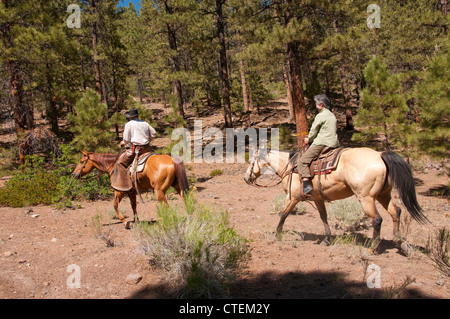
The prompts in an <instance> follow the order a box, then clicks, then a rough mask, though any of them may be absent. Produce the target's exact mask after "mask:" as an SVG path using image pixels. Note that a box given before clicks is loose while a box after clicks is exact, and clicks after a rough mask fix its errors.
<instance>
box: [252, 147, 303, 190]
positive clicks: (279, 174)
mask: <svg viewBox="0 0 450 319" xmlns="http://www.w3.org/2000/svg"><path fill="white" fill-rule="evenodd" d="M269 152H270V151H269ZM258 156H259V150H258V151H257V152H256V153H255V156H254V159H255V160H254V161H253V163H252V165H251V169H250V171H251V172H252V173H253V167H254V166H255V162H256V160H257V159H258ZM293 158H294V157H292V158H290V159H289V161H288V162H287V163H286V165H285V166H284V168H283V169H282V170H281V172H280V173H278V172H276V174H277V176H279V177H280V178H281V179H280V180H279V181H278V182H276V183H275V184H273V185H259V184H257V183H256V181H255V182H254V183H253V184H251V185H252V186H254V187H259V188H269V187H275V186H277V185H279V184H281V182H282V181H283V179H284V178H285V177H286V176H288V175H289V174H292V171H293V168H291V169H290V170H288V167H289V164H291V162H292V160H293Z"/></svg>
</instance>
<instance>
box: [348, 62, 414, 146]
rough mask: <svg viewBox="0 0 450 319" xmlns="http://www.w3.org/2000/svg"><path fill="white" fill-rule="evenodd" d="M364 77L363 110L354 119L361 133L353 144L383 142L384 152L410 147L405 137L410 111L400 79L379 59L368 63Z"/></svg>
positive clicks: (361, 108) (357, 134)
mask: <svg viewBox="0 0 450 319" xmlns="http://www.w3.org/2000/svg"><path fill="white" fill-rule="evenodd" d="M364 77H365V78H366V81H367V87H366V88H365V89H364V90H363V91H362V93H361V107H360V108H359V109H358V114H357V116H356V118H355V124H356V126H358V127H360V128H361V131H360V132H358V133H356V134H354V135H353V137H352V140H354V141H358V142H364V143H368V142H373V141H375V140H377V139H381V140H382V144H383V147H384V149H390V148H391V147H392V146H394V145H395V146H407V144H408V143H407V139H406V138H405V134H407V133H408V132H409V131H410V130H411V126H410V125H409V122H408V121H407V117H406V115H407V114H408V112H409V108H408V106H407V105H406V101H405V98H404V96H403V95H402V92H401V82H400V77H399V76H398V75H395V74H391V73H390V72H389V70H388V69H387V67H386V65H384V64H383V63H382V62H381V61H380V59H378V58H374V59H372V60H370V61H369V63H368V64H367V66H366V68H365V69H364ZM380 134H381V136H380Z"/></svg>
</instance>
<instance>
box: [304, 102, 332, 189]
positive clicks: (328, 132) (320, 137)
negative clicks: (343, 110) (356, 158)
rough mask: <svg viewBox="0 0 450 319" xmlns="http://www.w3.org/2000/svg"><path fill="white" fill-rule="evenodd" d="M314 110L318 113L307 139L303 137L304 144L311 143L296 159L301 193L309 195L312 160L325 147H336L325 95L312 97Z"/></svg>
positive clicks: (328, 105)
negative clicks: (314, 103) (301, 183)
mask: <svg viewBox="0 0 450 319" xmlns="http://www.w3.org/2000/svg"><path fill="white" fill-rule="evenodd" d="M314 101H315V102H316V109H317V110H318V111H319V113H318V114H317V115H316V117H315V118H314V122H313V124H312V125H311V129H310V131H309V134H308V137H305V139H304V142H305V144H308V143H311V145H310V147H309V148H308V150H307V151H306V152H305V153H303V155H302V156H301V157H299V159H298V172H299V176H300V181H303V193H304V194H309V193H310V192H311V191H312V189H313V187H312V184H311V180H310V179H311V173H310V170H309V165H310V164H311V162H312V160H313V159H314V158H316V157H317V156H319V155H320V153H321V152H322V150H323V149H324V148H325V147H332V148H335V147H338V146H339V140H338V136H337V126H336V124H337V121H336V117H335V116H334V114H333V113H331V111H330V107H331V105H330V100H329V99H328V97H327V96H326V95H325V94H321V95H316V96H315V97H314Z"/></svg>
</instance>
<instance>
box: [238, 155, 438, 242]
mask: <svg viewBox="0 0 450 319" xmlns="http://www.w3.org/2000/svg"><path fill="white" fill-rule="evenodd" d="M264 167H271V168H272V169H273V170H274V171H275V172H276V174H277V175H278V176H280V177H281V178H282V180H281V183H282V185H283V189H284V191H285V193H286V194H287V197H286V202H285V206H284V209H283V212H282V213H281V215H280V221H279V223H278V227H277V237H278V238H280V236H281V232H282V229H283V225H284V221H285V219H286V217H287V216H288V215H289V213H290V212H291V211H293V209H294V208H295V206H296V205H297V203H298V202H299V201H300V200H304V199H305V198H301V197H300V199H299V198H298V196H299V195H300V193H301V189H300V188H301V187H302V185H301V184H300V179H299V176H298V174H295V173H293V174H292V175H291V174H290V173H288V172H289V171H292V164H291V163H290V161H289V152H283V151H275V150H268V151H267V150H265V151H264V152H260V151H259V150H258V151H256V152H255V154H254V158H253V161H252V162H251V164H250V166H249V167H248V169H247V171H246V174H245V177H244V180H245V182H247V184H253V183H254V181H255V180H256V179H257V178H258V177H259V176H260V175H261V170H262V168H264ZM289 176H291V178H290V177H289ZM312 184H313V187H314V189H313V191H312V192H311V194H310V196H308V197H306V200H312V201H314V203H315V204H316V207H317V209H318V210H319V214H320V218H321V220H322V222H323V225H324V228H325V239H324V241H323V243H324V244H330V236H331V231H330V227H329V225H328V221H327V211H326V209H325V201H334V200H339V199H344V198H347V197H350V196H352V195H355V196H356V197H357V199H358V200H359V202H360V203H361V205H362V208H363V209H364V212H365V214H366V215H367V216H368V217H369V218H370V219H371V222H372V225H373V238H372V240H373V241H374V242H375V244H377V243H379V236H380V230H381V222H382V218H381V216H380V214H379V213H378V211H377V208H376V206H375V200H377V201H378V202H379V203H381V205H382V206H383V207H384V208H385V209H386V210H387V211H388V213H389V214H390V215H391V217H392V221H393V223H394V238H395V239H396V240H397V239H399V238H398V232H399V227H400V213H401V209H400V208H399V207H397V206H396V205H395V204H394V201H393V200H392V197H391V191H392V189H393V187H395V188H396V189H397V190H398V193H399V197H400V199H401V200H402V202H403V204H404V206H405V207H406V209H407V210H408V212H409V213H410V214H411V216H412V217H413V218H414V219H415V220H416V221H418V222H419V223H421V224H426V223H429V220H428V219H427V217H426V216H425V215H424V214H423V211H422V209H421V208H420V206H419V204H418V203H417V199H416V192H415V186H414V180H413V177H412V173H411V169H410V167H409V165H408V164H407V163H406V161H405V160H404V159H403V158H402V157H400V156H399V155H397V154H396V153H394V152H391V151H386V152H382V153H380V152H377V151H374V150H372V149H369V148H348V149H346V150H344V151H343V152H342V154H341V157H340V160H339V163H338V165H337V167H336V169H335V170H333V171H331V172H330V173H329V174H327V175H326V177H322V179H321V185H322V192H320V191H319V188H318V178H317V175H316V177H314V178H313V179H312ZM375 247H376V246H375Z"/></svg>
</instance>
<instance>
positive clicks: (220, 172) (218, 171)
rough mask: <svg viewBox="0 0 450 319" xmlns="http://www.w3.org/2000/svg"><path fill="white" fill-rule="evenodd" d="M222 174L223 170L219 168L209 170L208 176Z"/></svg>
mask: <svg viewBox="0 0 450 319" xmlns="http://www.w3.org/2000/svg"><path fill="white" fill-rule="evenodd" d="M222 174H223V171H222V170H221V169H217V168H216V169H213V170H212V171H211V173H209V176H210V177H214V176H220V175H222Z"/></svg>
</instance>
